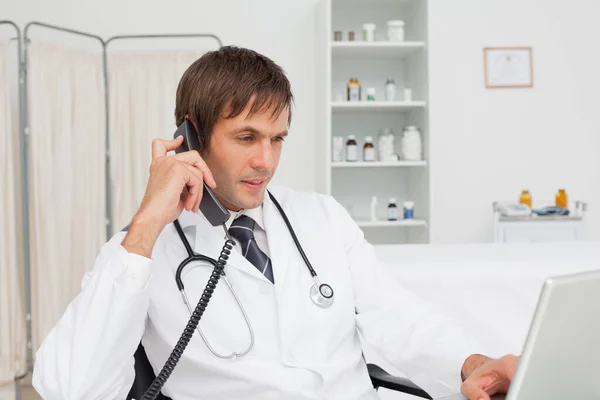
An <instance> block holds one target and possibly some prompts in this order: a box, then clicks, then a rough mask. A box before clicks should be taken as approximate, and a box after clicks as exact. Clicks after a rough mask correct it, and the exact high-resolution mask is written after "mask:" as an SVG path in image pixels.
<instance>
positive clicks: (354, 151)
mask: <svg viewBox="0 0 600 400" xmlns="http://www.w3.org/2000/svg"><path fill="white" fill-rule="evenodd" d="M346 161H358V144H357V143H356V136H354V135H349V136H348V141H347V142H346Z"/></svg>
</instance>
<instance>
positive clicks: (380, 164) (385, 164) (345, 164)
mask: <svg viewBox="0 0 600 400" xmlns="http://www.w3.org/2000/svg"><path fill="white" fill-rule="evenodd" d="M426 165H427V161H354V162H350V161H337V162H332V163H331V167H332V168H398V167H424V166H426Z"/></svg>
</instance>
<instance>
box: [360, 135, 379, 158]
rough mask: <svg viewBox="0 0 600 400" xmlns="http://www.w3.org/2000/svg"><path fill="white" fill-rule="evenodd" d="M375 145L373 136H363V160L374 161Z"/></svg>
mask: <svg viewBox="0 0 600 400" xmlns="http://www.w3.org/2000/svg"><path fill="white" fill-rule="evenodd" d="M375 159H376V156H375V146H373V138H372V137H371V136H367V137H365V145H364V146H363V161H375Z"/></svg>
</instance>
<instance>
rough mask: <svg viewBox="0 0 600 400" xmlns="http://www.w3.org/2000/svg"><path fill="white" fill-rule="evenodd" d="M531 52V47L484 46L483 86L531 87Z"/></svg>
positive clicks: (491, 87)
mask: <svg viewBox="0 0 600 400" xmlns="http://www.w3.org/2000/svg"><path fill="white" fill-rule="evenodd" d="M532 53H533V51H532V48H531V47H486V48H484V49H483V54H484V69H485V87H486V88H490V89H493V88H531V87H533V55H532Z"/></svg>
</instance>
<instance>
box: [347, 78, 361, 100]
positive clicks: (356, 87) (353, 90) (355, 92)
mask: <svg viewBox="0 0 600 400" xmlns="http://www.w3.org/2000/svg"><path fill="white" fill-rule="evenodd" d="M347 92H348V94H347V96H348V101H360V82H359V81H358V79H356V78H350V80H349V81H348V85H347Z"/></svg>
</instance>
